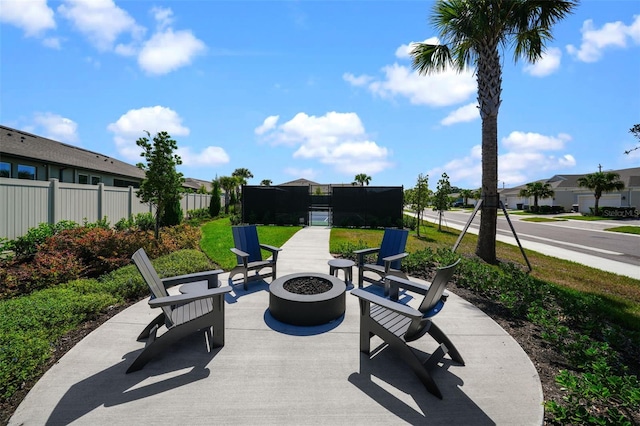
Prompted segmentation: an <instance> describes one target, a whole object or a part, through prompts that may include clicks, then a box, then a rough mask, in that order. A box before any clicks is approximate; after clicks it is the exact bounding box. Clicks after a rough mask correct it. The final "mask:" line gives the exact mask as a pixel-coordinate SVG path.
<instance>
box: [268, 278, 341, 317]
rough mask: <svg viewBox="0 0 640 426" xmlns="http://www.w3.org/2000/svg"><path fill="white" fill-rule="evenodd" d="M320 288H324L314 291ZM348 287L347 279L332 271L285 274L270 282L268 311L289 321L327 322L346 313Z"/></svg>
mask: <svg viewBox="0 0 640 426" xmlns="http://www.w3.org/2000/svg"><path fill="white" fill-rule="evenodd" d="M322 290H326V291H322ZM317 291H322V292H318V293H316V294H311V293H314V292H317ZM345 291H346V286H345V284H344V282H342V281H341V280H339V279H337V278H336V277H333V276H331V275H326V274H319V273H314V272H302V273H298V274H291V275H286V276H284V277H281V278H278V279H276V280H274V281H273V282H272V283H271V284H270V285H269V293H270V294H269V311H270V312H271V315H272V316H273V317H274V318H275V319H277V320H278V321H282V322H284V323H287V324H292V325H303V326H309V325H320V324H326V323H328V322H330V321H333V320H335V319H336V318H338V317H340V316H341V315H343V314H344V310H345Z"/></svg>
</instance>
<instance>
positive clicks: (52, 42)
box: [42, 37, 61, 50]
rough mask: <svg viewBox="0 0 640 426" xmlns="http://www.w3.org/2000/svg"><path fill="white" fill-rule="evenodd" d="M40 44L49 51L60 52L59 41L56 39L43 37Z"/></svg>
mask: <svg viewBox="0 0 640 426" xmlns="http://www.w3.org/2000/svg"><path fill="white" fill-rule="evenodd" d="M42 44H43V45H44V46H45V47H49V48H51V49H56V50H60V48H61V46H60V39H59V38H58V37H45V38H43V39H42Z"/></svg>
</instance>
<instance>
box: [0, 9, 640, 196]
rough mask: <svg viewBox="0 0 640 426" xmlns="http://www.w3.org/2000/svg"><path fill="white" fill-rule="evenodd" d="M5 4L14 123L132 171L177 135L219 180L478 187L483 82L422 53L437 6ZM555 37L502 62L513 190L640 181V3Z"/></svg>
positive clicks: (191, 165)
mask: <svg viewBox="0 0 640 426" xmlns="http://www.w3.org/2000/svg"><path fill="white" fill-rule="evenodd" d="M0 1H1V3H0V40H1V42H0V43H1V45H0V63H1V68H0V99H1V106H0V107H1V110H0V123H2V124H3V125H6V126H10V127H14V128H18V129H21V130H25V131H28V132H31V133H35V134H37V135H41V136H45V137H49V138H52V139H54V140H58V141H61V142H65V143H69V144H72V145H76V146H80V147H83V148H86V149H89V150H93V151H97V152H100V153H102V154H106V155H110V156H112V157H115V158H118V159H120V160H123V161H127V162H130V163H132V164H135V163H137V162H138V161H140V156H139V154H140V149H139V148H138V147H137V146H136V144H135V142H136V140H137V139H138V138H140V137H142V136H144V135H145V133H144V131H145V130H147V131H149V132H151V133H152V135H153V134H154V133H156V132H158V131H162V130H166V131H167V132H169V133H170V134H171V136H172V137H173V138H174V139H175V140H176V141H177V142H178V147H179V152H178V153H179V154H180V155H181V157H182V159H183V163H184V164H183V165H182V166H180V168H179V170H180V171H181V172H182V173H184V175H185V176H186V177H192V178H197V179H203V180H211V179H213V178H215V177H216V176H225V175H230V174H231V173H232V172H233V170H235V169H236V168H240V167H244V168H247V169H249V170H250V171H251V172H252V173H253V175H254V178H253V179H251V180H250V181H249V183H250V184H255V185H257V184H259V183H260V181H261V180H263V179H270V180H271V181H272V182H273V183H274V184H278V183H283V182H286V181H290V180H294V179H297V178H300V177H304V178H307V179H311V180H314V181H317V182H320V183H350V182H352V181H353V178H354V176H355V175H356V174H358V173H367V174H368V175H370V176H371V177H372V180H371V185H403V186H404V187H405V188H409V187H413V186H414V184H415V182H416V178H417V177H418V175H419V174H421V173H422V174H427V175H428V176H429V184H430V186H431V187H432V188H435V186H436V184H437V181H438V180H439V179H440V177H441V175H442V173H443V172H446V173H447V174H448V175H449V178H450V182H451V184H452V185H456V186H459V187H461V188H471V189H473V188H478V187H479V186H480V180H481V172H480V167H481V166H480V162H481V157H480V143H481V121H480V118H479V115H478V112H477V109H476V108H475V105H476V82H475V76H474V74H473V70H469V71H468V72H465V73H455V72H452V71H448V72H445V73H442V74H435V75H431V76H419V75H417V73H416V72H414V71H413V70H412V68H411V61H410V58H409V57H408V54H407V52H408V50H409V49H410V46H411V43H413V42H422V41H425V40H429V39H431V40H434V39H433V37H435V36H436V35H437V34H436V32H435V30H434V29H433V28H432V27H431V26H430V25H429V21H428V17H429V14H430V11H431V7H432V4H433V3H432V2H429V1H342V2H339V1H302V0H301V1H258V0H256V1H208V0H200V1H148V0H139V1H115V2H114V1H111V0H64V1H46V0H19V1H15V0H0ZM553 33H554V37H555V38H554V40H553V41H552V42H550V43H549V44H548V46H547V51H546V54H545V56H544V58H543V59H542V60H541V61H539V62H538V63H536V64H535V65H531V64H528V63H526V62H525V61H519V62H518V63H514V61H513V55H512V52H505V53H504V54H503V56H502V59H503V63H504V68H503V93H502V99H503V101H502V106H501V109H500V115H499V118H498V125H499V135H498V139H499V155H500V157H499V180H500V183H499V185H500V186H505V187H510V186H515V185H519V184H523V183H526V182H530V181H533V180H537V179H542V178H548V177H551V176H553V175H555V174H578V173H591V172H594V171H597V170H598V165H602V168H603V170H611V169H623V168H629V167H638V166H639V165H640V150H636V151H634V152H633V153H632V154H631V155H625V153H624V151H625V150H629V149H630V148H633V147H635V146H638V145H639V144H640V141H638V139H636V138H634V137H633V135H632V134H630V133H629V129H630V128H631V127H632V126H633V125H634V124H636V123H640V1H637V0H626V1H615V0H608V1H590V0H583V1H582V2H581V4H580V5H579V7H578V8H577V9H576V11H575V13H574V14H573V15H571V16H569V17H568V19H566V20H564V21H562V22H560V23H559V24H558V25H556V26H555V27H554V29H553Z"/></svg>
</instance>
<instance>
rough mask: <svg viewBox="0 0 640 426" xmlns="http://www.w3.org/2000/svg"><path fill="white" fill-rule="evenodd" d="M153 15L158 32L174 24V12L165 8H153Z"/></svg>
mask: <svg viewBox="0 0 640 426" xmlns="http://www.w3.org/2000/svg"><path fill="white" fill-rule="evenodd" d="M151 13H152V14H153V17H154V19H155V20H156V22H157V25H158V31H162V30H164V29H166V28H167V27H169V26H170V25H171V24H172V23H173V11H172V10H171V9H169V8H165V7H153V8H151Z"/></svg>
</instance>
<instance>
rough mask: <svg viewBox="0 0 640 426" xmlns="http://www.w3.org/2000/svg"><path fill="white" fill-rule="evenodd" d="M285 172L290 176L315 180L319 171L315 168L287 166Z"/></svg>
mask: <svg viewBox="0 0 640 426" xmlns="http://www.w3.org/2000/svg"><path fill="white" fill-rule="evenodd" d="M284 172H285V173H286V174H288V175H289V176H292V177H295V178H303V179H308V180H314V179H316V177H317V176H318V172H317V171H315V170H313V169H299V168H296V167H287V168H285V169H284Z"/></svg>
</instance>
